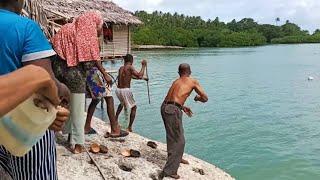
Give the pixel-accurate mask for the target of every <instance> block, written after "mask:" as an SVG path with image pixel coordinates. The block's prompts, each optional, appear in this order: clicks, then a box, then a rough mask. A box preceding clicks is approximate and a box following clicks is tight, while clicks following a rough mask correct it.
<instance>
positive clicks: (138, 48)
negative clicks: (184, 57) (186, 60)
mask: <svg viewBox="0 0 320 180" xmlns="http://www.w3.org/2000/svg"><path fill="white" fill-rule="evenodd" d="M299 44H320V42H306V43H269V44H264V45H256V46H230V47H181V46H163V45H133V47H132V50H135V51H151V50H184V49H190V48H254V47H263V46H276V45H299Z"/></svg>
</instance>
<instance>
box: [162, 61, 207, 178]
mask: <svg viewBox="0 0 320 180" xmlns="http://www.w3.org/2000/svg"><path fill="white" fill-rule="evenodd" d="M179 75H180V78H179V79H177V80H175V81H174V82H173V84H172V86H171V88H170V90H169V92H168V94H167V97H166V98H165V100H164V102H163V104H162V106H161V116H162V119H163V122H164V125H165V128H166V134H167V152H168V159H167V163H166V165H165V167H164V168H163V172H162V173H161V174H160V178H161V179H162V178H163V177H171V178H174V179H179V178H180V176H179V175H178V174H177V172H178V168H179V164H180V162H181V161H182V155H183V152H184V146H185V139H184V130H183V126H182V112H185V113H186V114H187V115H188V116H189V117H191V116H192V114H193V113H192V111H191V109H190V108H188V107H185V106H184V103H185V102H186V100H187V98H188V97H189V96H190V94H191V92H192V91H193V90H195V91H196V93H197V94H198V95H197V96H196V97H195V98H194V100H195V101H196V102H197V101H200V102H203V103H205V102H207V101H208V96H207V95H206V93H205V92H204V90H203V88H202V87H201V86H200V84H199V82H198V81H197V80H195V79H193V78H191V77H190V75H191V69H190V66H189V64H180V66H179Z"/></svg>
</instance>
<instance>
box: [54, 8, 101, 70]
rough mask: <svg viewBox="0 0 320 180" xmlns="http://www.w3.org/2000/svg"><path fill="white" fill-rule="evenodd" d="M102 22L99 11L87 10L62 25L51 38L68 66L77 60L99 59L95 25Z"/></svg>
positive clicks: (97, 25) (77, 61)
mask: <svg viewBox="0 0 320 180" xmlns="http://www.w3.org/2000/svg"><path fill="white" fill-rule="evenodd" d="M102 23H103V18H102V16H101V14H100V13H97V12H87V13H84V14H82V15H80V16H79V17H77V18H76V19H75V20H74V21H73V22H72V23H69V24H66V25H64V26H62V27H61V29H60V30H59V32H58V33H57V34H56V35H55V36H54V37H53V38H52V39H51V42H52V44H53V47H54V50H55V51H56V52H57V54H58V55H59V56H60V57H61V58H62V59H64V60H66V61H67V64H68V67H72V66H77V65H78V63H79V62H87V61H98V60H100V49H99V39H98V32H97V27H99V26H100V25H102Z"/></svg>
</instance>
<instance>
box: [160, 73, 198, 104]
mask: <svg viewBox="0 0 320 180" xmlns="http://www.w3.org/2000/svg"><path fill="white" fill-rule="evenodd" d="M195 83H196V80H195V79H193V78H191V77H180V78H179V79H177V80H175V81H174V82H173V84H172V86H171V88H170V89H169V92H168V95H167V97H166V99H165V101H172V102H176V103H179V104H180V105H184V103H185V101H186V100H187V98H188V97H189V96H190V94H191V92H192V91H193V89H194V87H195Z"/></svg>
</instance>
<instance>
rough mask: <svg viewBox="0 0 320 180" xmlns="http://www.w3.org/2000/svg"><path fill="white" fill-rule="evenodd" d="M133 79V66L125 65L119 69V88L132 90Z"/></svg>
mask: <svg viewBox="0 0 320 180" xmlns="http://www.w3.org/2000/svg"><path fill="white" fill-rule="evenodd" d="M131 79H132V65H124V66H122V67H121V68H120V69H119V79H118V88H121V89H122V88H130V87H131Z"/></svg>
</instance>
